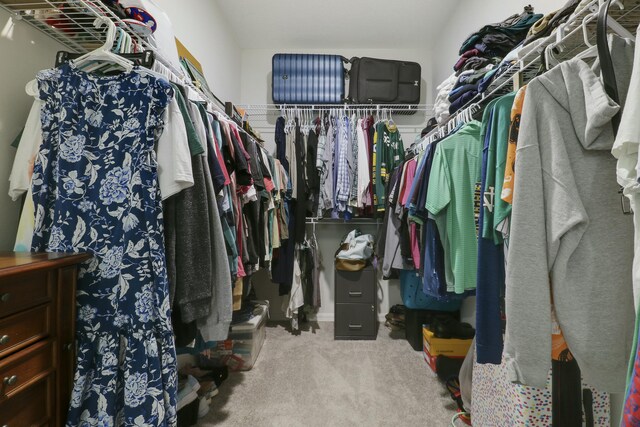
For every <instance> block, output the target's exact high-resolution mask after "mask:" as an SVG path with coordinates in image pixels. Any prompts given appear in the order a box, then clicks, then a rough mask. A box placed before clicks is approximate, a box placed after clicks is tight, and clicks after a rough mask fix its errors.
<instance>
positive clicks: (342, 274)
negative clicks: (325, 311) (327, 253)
mask: <svg viewBox="0 0 640 427" xmlns="http://www.w3.org/2000/svg"><path fill="white" fill-rule="evenodd" d="M335 288H336V302H337V303H366V304H373V303H374V302H375V300H376V294H377V289H378V288H377V284H376V281H375V273H374V271H373V269H372V268H370V267H369V268H365V269H363V270H360V271H341V270H336V283H335Z"/></svg>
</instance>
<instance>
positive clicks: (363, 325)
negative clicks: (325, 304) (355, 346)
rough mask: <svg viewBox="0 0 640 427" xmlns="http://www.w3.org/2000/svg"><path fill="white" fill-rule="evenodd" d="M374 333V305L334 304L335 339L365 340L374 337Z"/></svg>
mask: <svg viewBox="0 0 640 427" xmlns="http://www.w3.org/2000/svg"><path fill="white" fill-rule="evenodd" d="M376 333H377V331H376V311H375V305H373V304H336V330H335V337H336V339H339V338H341V337H347V338H351V339H357V338H358V337H362V338H363V339H365V338H371V337H375V336H376Z"/></svg>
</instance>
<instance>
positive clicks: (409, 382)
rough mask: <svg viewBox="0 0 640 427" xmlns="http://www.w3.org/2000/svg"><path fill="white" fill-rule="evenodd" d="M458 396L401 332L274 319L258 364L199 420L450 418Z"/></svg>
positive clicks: (267, 422)
mask: <svg viewBox="0 0 640 427" xmlns="http://www.w3.org/2000/svg"><path fill="white" fill-rule="evenodd" d="M454 413H455V404H454V403H453V401H452V400H451V398H450V397H449V394H448V392H447V391H446V390H445V388H444V386H443V385H442V384H441V383H440V381H439V380H438V379H437V378H436V376H435V374H433V373H432V372H431V371H430V370H429V367H428V366H427V365H426V363H425V362H424V359H423V358H422V353H420V352H416V351H414V350H413V349H412V348H411V346H410V345H409V343H407V341H406V340H405V339H404V338H403V336H402V335H400V336H398V335H397V334H395V335H394V334H392V333H390V332H389V330H388V329H387V328H385V327H384V326H383V325H381V326H380V330H379V333H378V339H377V340H376V341H334V340H333V323H328V322H320V323H319V324H315V325H314V326H305V327H304V330H303V331H302V332H301V333H300V334H298V335H295V336H294V335H292V334H291V333H290V332H288V331H287V329H286V327H285V326H284V325H282V324H268V325H267V338H266V341H265V343H264V346H263V347H262V351H261V353H260V356H259V357H258V361H257V363H256V364H255V366H254V367H253V369H252V370H251V371H247V372H242V373H233V374H231V375H230V376H229V379H227V381H225V383H224V384H222V386H221V387H220V393H219V394H218V396H216V397H215V398H214V399H213V403H212V405H211V411H210V412H209V414H208V415H207V416H206V417H204V418H202V419H201V420H200V423H199V424H198V425H200V426H247V427H249V426H256V427H257V426H259V427H266V426H278V427H288V426H296V427H297V426H332V427H333V426H412V425H415V426H434V427H440V426H443V427H444V426H450V425H451V424H450V420H451V417H452V416H453V414H454Z"/></svg>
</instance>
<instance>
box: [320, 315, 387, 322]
mask: <svg viewBox="0 0 640 427" xmlns="http://www.w3.org/2000/svg"><path fill="white" fill-rule="evenodd" d="M384 316H385V315H384V314H378V321H379V322H382V323H384V322H385V320H386V319H385V317H384ZM317 320H318V322H334V321H335V320H336V314H335V313H318V314H317Z"/></svg>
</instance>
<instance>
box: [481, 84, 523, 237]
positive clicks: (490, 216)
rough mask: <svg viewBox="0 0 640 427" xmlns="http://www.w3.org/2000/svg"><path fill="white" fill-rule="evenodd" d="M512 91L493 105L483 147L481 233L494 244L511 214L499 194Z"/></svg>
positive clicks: (505, 156) (512, 99)
mask: <svg viewBox="0 0 640 427" xmlns="http://www.w3.org/2000/svg"><path fill="white" fill-rule="evenodd" d="M514 98H515V93H511V94H508V95H505V96H503V97H501V98H499V99H498V101H497V102H496V103H495V104H494V106H493V109H494V115H493V117H492V120H493V124H492V126H491V134H490V138H489V141H488V142H489V145H488V146H487V147H486V149H487V167H486V175H485V176H484V178H485V183H486V187H485V189H484V197H483V202H484V203H483V206H484V208H483V214H484V215H483V234H482V237H484V238H486V239H491V240H493V242H494V243H495V244H496V245H497V244H500V243H502V241H503V234H502V232H501V231H499V228H500V227H501V225H502V224H503V222H504V221H505V220H506V219H507V217H508V216H509V214H510V213H511V205H510V204H509V203H507V202H505V201H504V200H502V198H501V197H500V196H499V195H500V194H501V193H502V185H503V183H504V171H505V165H506V161H507V146H508V145H510V144H509V128H510V126H511V110H512V107H513V102H514Z"/></svg>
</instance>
